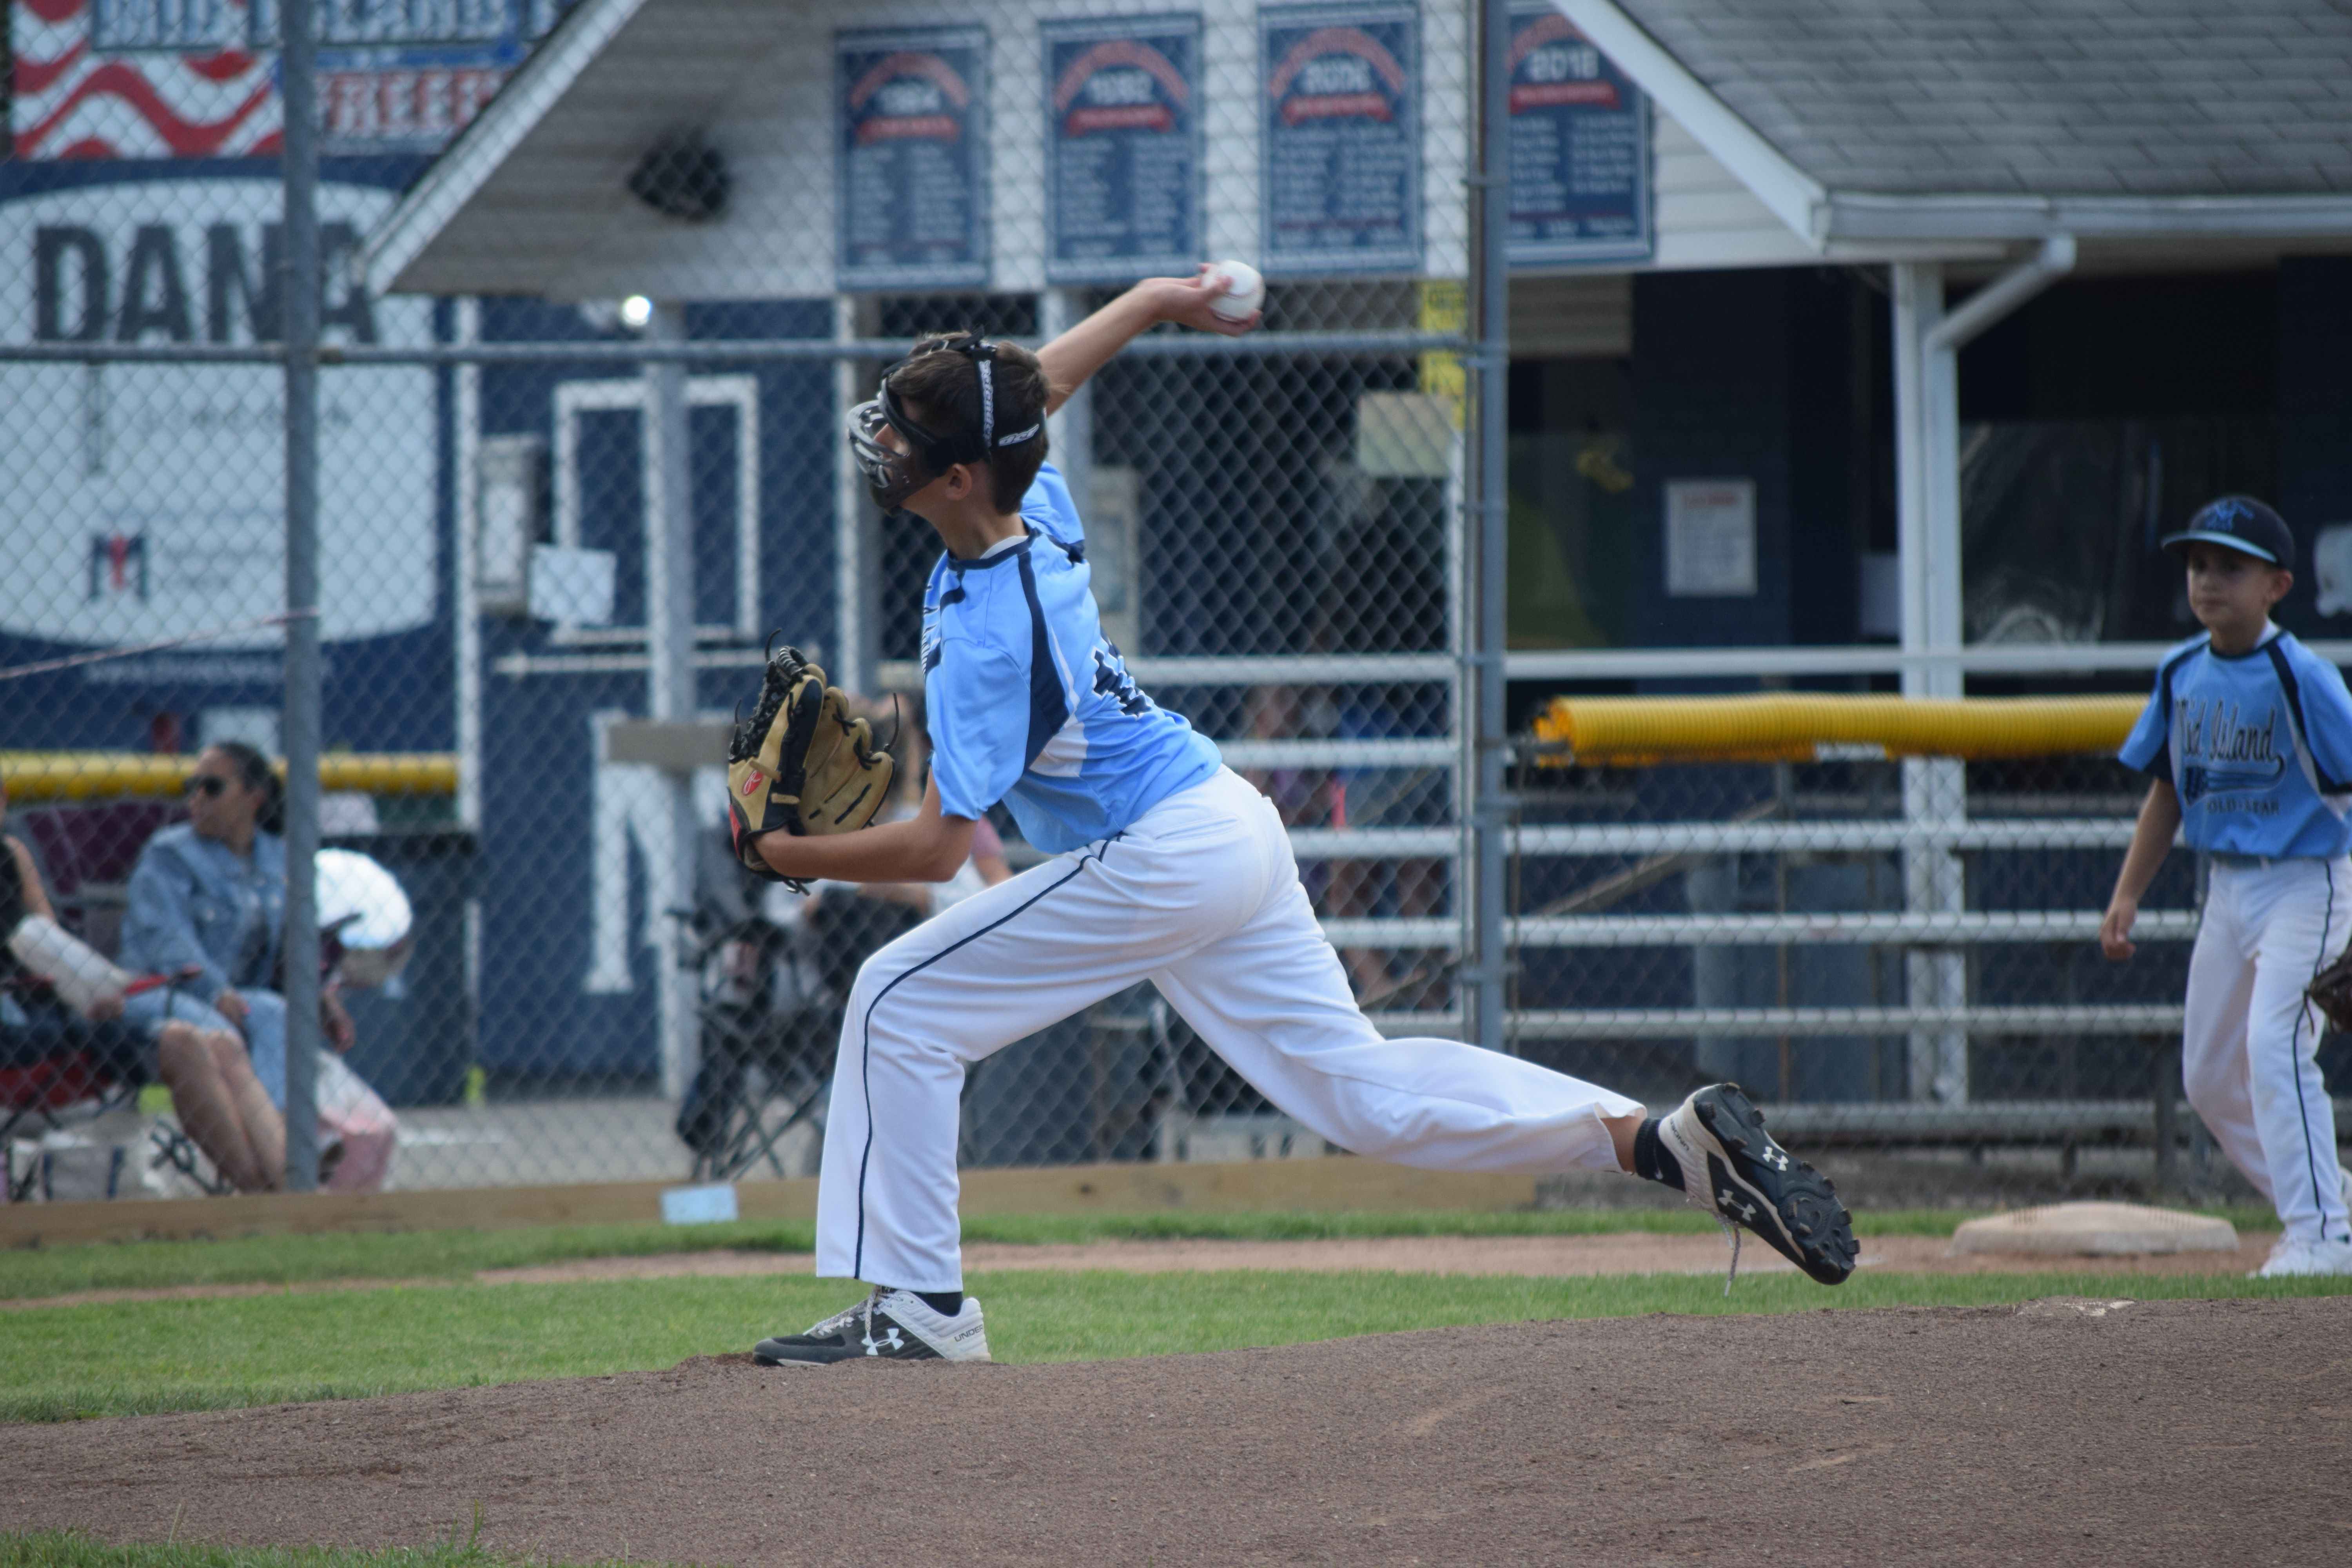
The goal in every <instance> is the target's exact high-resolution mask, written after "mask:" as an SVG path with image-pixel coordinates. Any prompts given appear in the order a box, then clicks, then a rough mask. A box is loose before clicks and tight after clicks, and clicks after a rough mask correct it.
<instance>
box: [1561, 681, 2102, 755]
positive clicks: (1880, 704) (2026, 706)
mask: <svg viewBox="0 0 2352 1568" xmlns="http://www.w3.org/2000/svg"><path fill="white" fill-rule="evenodd" d="M2146 702H2147V700H2146V699H2145V698H2140V697H1968V698H1906V697H1881V696H1838V695H1832V694H1826V693H1825V694H1819V695H1815V694H1795V693H1780V692H1773V693H1767V694H1762V695H1759V696H1754V697H1555V698H1553V699H1552V700H1551V704H1550V706H1549V707H1548V708H1547V709H1545V710H1544V711H1543V712H1541V713H1539V714H1538V715H1537V717H1536V721H1535V733H1536V739H1537V740H1538V742H1543V743H1544V744H1545V745H1546V746H1547V747H1556V748H1558V750H1556V751H1549V752H1548V753H1547V754H1545V755H1544V756H1543V758H1542V760H1544V761H1546V762H1549V763H1553V764H1555V765H1561V766H1565V765H1567V764H1569V763H1591V764H1606V765H1609V766H1612V767H1642V766H1646V765H1649V764H1652V763H1667V762H1811V761H1814V760H1816V759H1818V758H1823V757H1853V756H1855V755H1864V756H1867V755H1869V754H1871V753H1872V752H1880V753H1883V754H1885V755H1886V756H1890V757H1961V758H1979V757H2046V756H2063V755H2070V754H2074V753H2079V752H2112V751H2114V750H2115V749H2116V747H2117V746H2119V745H2121V744H2122V743H2123V740H2124V737H2125V736H2126V735H2127V734H2129V733H2130V732H2131V727H2132V723H2133V721H2135V720H2137V718H2138V717H2139V713H2140V710H2141V708H2143V707H2144V706H2146Z"/></svg>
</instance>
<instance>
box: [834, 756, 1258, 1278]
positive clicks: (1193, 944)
mask: <svg viewBox="0 0 2352 1568" xmlns="http://www.w3.org/2000/svg"><path fill="white" fill-rule="evenodd" d="M1236 791H1238V792H1239V793H1240V795H1242V796H1246V797H1247V798H1248V799H1253V800H1254V799H1257V798H1259V797H1258V796H1257V795H1256V793H1255V791H1253V790H1251V789H1250V787H1249V786H1248V785H1247V784H1244V783H1243V782H1242V781H1241V780H1240V779H1238V778H1235V777H1234V776H1233V775H1232V774H1229V773H1228V774H1220V775H1219V776H1218V778H1217V779H1216V780H1213V781H1211V783H1210V784H1202V785H1201V786H1199V787H1198V788H1196V789H1192V790H1188V791H1186V792H1185V793H1184V794H1183V795H1179V796H1177V797H1176V798H1175V799H1173V800H1171V801H1166V802H1163V803H1161V805H1159V806H1158V807H1156V808H1154V809H1153V810H1152V811H1150V812H1149V813H1147V814H1146V815H1145V816H1144V817H1143V818H1142V819H1141V820H1140V821H1139V822H1137V823H1136V824H1135V825H1134V826H1132V827H1130V828H1129V830H1128V831H1127V832H1126V833H1125V834H1123V835H1121V836H1120V837H1118V838H1115V839H1112V840H1109V841H1108V842H1107V843H1104V844H1098V845H1094V846H1091V847H1088V848H1087V849H1085V850H1083V851H1080V852H1077V853H1074V854H1069V855H1063V856H1058V857H1056V858H1054V859H1052V860H1049V861H1047V862H1046V863H1045V865H1042V866H1038V867H1034V868H1031V869H1030V870H1028V871H1025V872H1024V873H1023V874H1022V875H1020V876H1018V877H1015V878H1013V879H1012V880H1011V881H1009V882H1004V883H1001V884H999V885H998V886H996V887H993V888H991V889H988V890H987V891H986V892H984V893H979V894H975V895H974V896H973V897H971V898H969V899H966V900H963V901H962V902H961V903H959V904H956V905H954V906H952V907H951V908H950V909H949V910H946V911H945V912H944V913H942V914H940V916H938V917H937V918H936V919H933V920H931V921H926V922H925V923H924V924H922V925H920V926H918V927H916V928H915V929H914V930H913V931H909V932H908V933H907V934H906V935H905V936H902V937H900V938H899V939H898V941H896V942H892V943H890V944H889V945H888V946H887V947H885V948H884V949H882V950H881V951H880V952H877V953H876V954H875V955H874V956H873V957H871V958H869V959H867V960H866V963H865V966H864V967H863V968H861V969H860V970H859V971H858V975H857V984H856V986H855V987H854V988H853V990H852V993H851V995H850V1000H849V1008H848V1013H847V1016H845V1019H844V1020H843V1024H842V1037H841V1049H840V1053H839V1055H838V1057H837V1058H835V1065H834V1075H833V1095H832V1099H831V1100H830V1101H829V1102H828V1107H829V1108H828V1110H827V1112H826V1118H825V1130H824V1165H823V1168H822V1172H821V1174H820V1176H819V1179H818V1183H817V1256H816V1263H817V1268H816V1271H817V1273H819V1274H820V1275H824V1276H828V1277H834V1278H842V1277H846V1278H852V1279H865V1280H866V1281H868V1282H869V1283H872V1284H877V1285H888V1286H896V1287H898V1288H900V1289H908V1290H955V1289H961V1286H962V1279H963V1261H962V1250H961V1231H960V1228H959V1226H958V1225H957V1221H956V1195H957V1191H958V1184H957V1180H956V1165H955V1154H956V1130H957V1117H958V1113H959V1104H958V1101H959V1097H960V1095H961V1090H962V1088H963V1079H964V1069H965V1068H966V1066H967V1065H968V1064H970V1063H972V1062H976V1061H979V1060H981V1059H982V1058H985V1057H987V1056H988V1055H990V1054H991V1053H992V1052H994V1051H997V1050H1001V1049H1002V1048H1003V1047H1006V1046H1008V1045H1011V1044H1012V1043H1013V1041H1015V1040H1018V1039H1021V1038H1023V1037H1025V1036H1028V1035H1032V1034H1034V1033H1035V1032H1036V1031H1038V1030H1039V1029H1042V1028H1044V1027H1045V1026H1047V1025H1049V1024H1053V1023H1055V1022H1057V1021H1059V1020H1061V1019H1063V1018H1066V1017H1068V1016H1070V1015H1071V1014H1073V1013H1076V1012H1077V1011H1078V1010H1079V1009H1080V1008H1083V1007H1086V1006H1088V1005H1092V1004H1093V1003H1096V1002H1098V1001H1100V1000H1101V999H1102V998H1104V997H1106V996H1108V995H1111V994H1114V993H1116V992H1118V991H1121V990H1124V989H1125V988H1127V987H1128V986H1129V985H1132V984H1136V983H1137V982H1139V981H1140V980H1142V979H1144V978H1145V977H1146V976H1147V975H1149V974H1150V973H1152V972H1154V971H1155V970H1158V969H1160V968H1162V967H1164V966H1165V965H1166V964H1167V963H1170V962H1171V960H1173V959H1176V958H1179V957H1181V956H1182V955H1183V954H1185V953H1187V952H1191V951H1192V950H1193V949H1195V948H1198V947H1200V946H1202V944H1204V943H1206V942H1212V941H1213V940H1215V939H1216V938H1217V937H1220V936H1223V934H1225V933H1226V932H1228V931H1232V930H1233V929H1234V927H1235V926H1237V925H1239V924H1240V923H1241V921H1243V920H1244V919H1245V918H1246V917H1247V916H1248V915H1249V913H1250V912H1251V911H1252V910H1255V909H1256V908H1257V906H1258V905H1259V904H1260V903H1262V902H1263V901H1264V899H1265V878H1266V876H1267V875H1268V868H1267V867H1266V866H1265V863H1264V857H1263V856H1262V855H1259V854H1257V853H1255V852H1254V849H1253V845H1254V843H1255V837H1256V835H1255V830H1254V827H1253V826H1252V825H1251V823H1250V822H1249V821H1248V819H1247V818H1246V816H1244V814H1243V813H1242V812H1241V811H1240V810H1239V809H1238V807H1239V806H1240V805H1244V804H1245V802H1244V801H1242V800H1240V799H1238V798H1236V796H1235V795H1234V792H1236Z"/></svg>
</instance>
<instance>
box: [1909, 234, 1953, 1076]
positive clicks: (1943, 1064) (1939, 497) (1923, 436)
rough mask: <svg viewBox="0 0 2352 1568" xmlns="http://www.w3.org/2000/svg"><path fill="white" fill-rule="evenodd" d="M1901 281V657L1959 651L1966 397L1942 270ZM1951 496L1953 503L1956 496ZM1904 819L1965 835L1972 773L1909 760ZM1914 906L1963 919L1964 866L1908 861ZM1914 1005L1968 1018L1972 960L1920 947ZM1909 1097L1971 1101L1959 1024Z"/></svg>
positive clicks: (1929, 672) (1913, 959) (1945, 860)
mask: <svg viewBox="0 0 2352 1568" xmlns="http://www.w3.org/2000/svg"><path fill="white" fill-rule="evenodd" d="M1893 271H1894V275H1895V279H1894V280H1895V303H1894V312H1895V321H1894V329H1895V331H1894V337H1895V492H1896V506H1895V511H1896V534H1897V542H1898V545H1899V548H1900V552H1901V553H1900V558H1899V562H1898V565H1899V569H1900V571H1901V573H1902V584H1903V595H1902V604H1903V651H1904V652H1905V653H1908V654H1916V653H1927V652H1939V653H1952V654H1958V651H1959V647H1960V629H1961V628H1960V618H1959V617H1960V589H1959V570H1960V568H1959V561H1958V550H1959V546H1958V540H1959V524H1958V518H1957V516H1956V515H1954V509H1955V508H1956V507H1957V506H1958V491H1957V489H1956V488H1955V487H1954V486H1953V485H1952V484H1950V483H1948V479H1949V478H1950V475H1951V474H1952V473H1953V472H1954V471H1955V470H1956V468H1957V463H1958V458H1956V457H1955V456H1954V455H1953V454H1952V452H1951V451H1950V449H1949V447H1950V432H1951V420H1950V418H1949V417H1948V406H1947V405H1948V404H1950V403H1951V402H1952V400H1953V399H1954V398H1955V397H1956V396H1957V394H1956V393H1955V391H1954V388H1955V386H1956V385H1957V381H1956V376H1957V374H1958V373H1957V370H1956V368H1955V367H1956V363H1957V355H1956V353H1955V352H1954V351H1953V350H1952V349H1950V348H1948V347H1946V348H1938V347H1937V346H1936V345H1935V344H1934V343H1933V342H1931V341H1930V340H1931V338H1932V336H1933V334H1934V332H1935V331H1936V329H1937V326H1939V325H1940V324H1941V323H1942V321H1943V320H1944V277H1943V269H1942V268H1940V267H1938V266H1937V264H1936V263H1934V262H1901V263H1897V264H1896V265H1895V268H1893ZM1946 491H1950V492H1951V493H1950V494H1949V495H1947V494H1946V493H1945V492H1946ZM1961 688H1962V682H1961V679H1960V668H1959V666H1958V663H1951V664H1939V665H1935V666H1926V665H1920V664H1916V663H1915V664H1906V665H1905V666H1904V668H1903V694H1904V695H1905V696H1906V697H1958V696H1959V695H1960V694H1961ZM1903 816H1904V819H1905V820H1906V822H1908V823H1910V824H1911V825H1912V826H1916V827H1949V826H1958V824H1959V823H1960V822H1961V821H1963V820H1964V819H1965V818H1966V817H1967V816H1968V774H1967V770H1966V768H1965V767H1964V766H1963V764H1961V763H1958V762H1955V761H1954V760H1952V759H1951V758H1948V757H1912V758H1906V760H1905V761H1904V763H1903ZM1903 891H1904V907H1905V908H1906V909H1908V910H1913V911H1914V912H1919V913H1958V912H1959V911H1960V910H1964V909H1965V908H1966V907H1967V905H1968V895H1967V883H1966V879H1965V878H1964V876H1963V873H1962V869H1961V866H1960V858H1959V857H1958V855H1955V854H1953V853H1952V852H1951V851H1950V850H1949V849H1946V848H1941V847H1931V846H1916V847H1911V848H1908V849H1906V850H1905V851H1904V852H1903ZM1903 967H1904V973H1905V982H1906V985H1905V988H1906V992H1907V993H1908V1000H1909V1002H1910V1005H1912V1006H1914V1007H1932V1008H1937V1009H1939V1010H1943V1011H1946V1012H1958V1011H1959V1010H1960V1009H1962V1008H1964V1007H1966V1006H1967V1005H1968V970H1967V962H1966V960H1965V959H1964V957H1963V956H1962V955H1961V953H1960V952H1959V951H1958V949H1957V948H1955V947H1951V946H1948V945H1937V946H1929V947H1915V948H1913V949H1912V950H1911V951H1910V952H1907V953H1906V954H1905V956H1904V962H1903ZM1909 1046H1910V1079H1911V1098H1912V1099H1914V1100H1939V1101H1942V1102H1943V1103H1945V1104H1948V1105H1949V1104H1958V1103H1960V1102H1962V1101H1964V1100H1967V1099H1968V1097H1969V1037H1968V1033H1967V1031H1966V1030H1965V1029H1962V1028H1960V1027H1958V1026H1934V1027H1926V1028H1918V1029H1914V1030H1913V1031H1911V1035H1910V1039H1909Z"/></svg>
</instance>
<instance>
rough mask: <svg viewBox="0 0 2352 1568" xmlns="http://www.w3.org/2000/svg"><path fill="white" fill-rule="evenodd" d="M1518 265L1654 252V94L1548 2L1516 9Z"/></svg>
mask: <svg viewBox="0 0 2352 1568" xmlns="http://www.w3.org/2000/svg"><path fill="white" fill-rule="evenodd" d="M1510 68H1511V76H1510V84H1511V85H1510V93H1511V96H1510V110H1511V169H1510V180H1511V214H1510V239H1509V255H1510V258H1511V263H1512V265H1513V266H1528V265H1541V264H1543V263H1546V262H1576V261H1641V260H1646V259H1648V258H1649V255H1650V251H1651V247H1652V236H1651V226H1650V111H1649V100H1648V99H1647V98H1645V97H1644V96H1643V93H1642V90H1641V89H1639V88H1637V87H1635V86H1634V85H1633V82H1632V81H1631V80H1630V79H1627V78H1626V76H1625V74H1624V73H1623V72H1622V71H1621V70H1619V69H1618V68H1616V67H1615V66H1614V65H1612V64H1611V63H1610V60H1609V57H1608V56H1606V55H1604V54H1602V53H1601V51H1600V50H1599V49H1597V48H1595V47H1592V45H1591V42H1589V41H1588V40H1587V39H1586V38H1585V37H1584V35H1583V34H1581V33H1580V32H1578V31H1577V30H1576V28H1575V27H1574V26H1572V25H1571V24H1570V22H1569V20H1568V18H1567V17H1565V16H1561V15H1560V14H1559V12H1558V11H1556V10H1554V9H1553V8H1552V7H1551V6H1549V5H1514V6H1513V7H1512V8H1511V54H1510Z"/></svg>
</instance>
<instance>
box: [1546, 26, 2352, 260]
mask: <svg viewBox="0 0 2352 1568" xmlns="http://www.w3.org/2000/svg"><path fill="white" fill-rule="evenodd" d="M1559 6H1560V9H1561V10H1562V11H1564V12H1566V13H1567V14H1568V15H1569V16H1570V17H1571V18H1572V19H1574V20H1576V21H1577V22H1578V23H1579V24H1580V26H1583V27H1584V29H1585V31H1586V32H1587V33H1588V34H1589V35H1590V36H1591V37H1592V38H1593V41H1594V42H1595V43H1597V44H1599V45H1600V46H1601V47H1602V48H1603V49H1604V50H1606V51H1608V52H1609V53H1610V54H1611V55H1612V57H1613V58H1615V59H1616V60H1617V62H1618V64H1619V65H1620V66H1621V67H1622V68H1624V69H1626V70H1627V71H1628V72H1629V73H1630V74H1632V75H1633V77H1634V78H1635V79H1636V80H1638V81H1640V82H1641V83H1642V85H1643V87H1644V88H1645V89H1649V90H1650V91H1651V92H1652V93H1653V95H1654V96H1655V97H1657V98H1658V99H1659V100H1660V102H1661V103H1662V104H1664V106H1665V107H1666V108H1667V110H1668V111H1669V112H1673V113H1677V114H1681V113H1684V112H1685V111H1687V112H1689V113H1691V114H1692V115H1693V116H1694V117H1695V118H1696V120H1697V121H1700V123H1694V124H1693V125H1692V130H1693V132H1694V133H1695V134H1696V135H1698V137H1699V139H1700V140H1701V141H1702V142H1706V143H1708V145H1709V150H1710V151H1712V152H1714V153H1716V154H1717V156H1718V157H1720V158H1723V159H1724V161H1725V162H1726V163H1730V164H1732V166H1733V167H1734V168H1735V170H1736V171H1738V172H1739V173H1740V174H1742V177H1743V178H1747V179H1748V181H1749V183H1750V184H1751V185H1753V186H1756V187H1757V188H1758V190H1759V195H1764V196H1765V199H1766V200H1767V202H1768V204H1770V205H1774V207H1775V210H1776V211H1779V212H1780V214H1781V216H1783V217H1784V218H1787V219H1788V220H1789V221H1790V224H1791V226H1793V227H1795V228H1796V229H1797V230H1798V231H1799V232H1800V233H1801V234H1806V235H1808V236H1810V237H1811V238H1813V239H1814V240H1815V241H1816V242H1825V241H1828V240H1830V239H1833V238H1838V237H1859V236H1863V235H1876V236H1881V237H1887V236H1895V235H1910V236H1916V237H1929V236H1945V237H1960V236H1968V235H1976V236H1982V237H2011V238H2021V237H2032V236H2034V235H2037V234H2049V233H2053V232H2061V231H2068V232H2075V231H2079V232H2084V233H2107V234H2116V235H2125V234H2134V233H2140V234H2152V233H2171V234H2175V235H2182V234H2202V235H2208V236H2218V235H2222V234H2235V235H2239V236H2246V235H2251V234H2255V233H2262V234H2268V235H2273V236H2288V235H2297V234H2300V235H2323V234H2330V235H2332V234H2342V233H2345V232H2347V217H2352V202H2347V199H2346V198H2352V6H2347V5H2345V4H2344V3H2343V0H1559ZM1677 85H1679V88H1680V89H1681V90H1680V91H1679V92H1678V91H1677ZM1710 115H1713V116H1715V117H1717V121H1718V122H1717V124H1715V125H1714V126H1712V127H1711V128H1710V127H1708V126H1706V124H1705V121H1707V119H1708V117H1709V116H1710ZM1710 129H1711V130H1712V132H1713V134H1710ZM1742 142H1745V143H1747V146H1746V150H1745V154H1744V155H1743V150H1742V147H1741V146H1740V145H1739V143H1742ZM1775 182H1777V183H1778V184H1779V185H1780V187H1781V188H1780V195H1779V197H1778V199H1776V198H1775V196H1774V195H1773V194H1771V189H1770V187H1771V186H1772V185H1773V184H1775Z"/></svg>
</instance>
